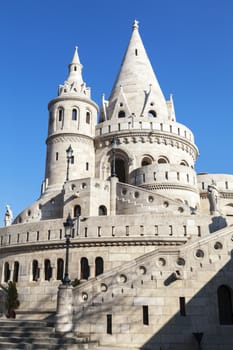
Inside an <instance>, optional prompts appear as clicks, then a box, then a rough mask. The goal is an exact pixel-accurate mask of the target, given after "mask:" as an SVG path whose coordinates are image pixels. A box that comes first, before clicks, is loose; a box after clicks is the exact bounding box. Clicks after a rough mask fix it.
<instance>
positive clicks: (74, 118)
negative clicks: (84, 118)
mask: <svg viewBox="0 0 233 350" xmlns="http://www.w3.org/2000/svg"><path fill="white" fill-rule="evenodd" d="M72 120H77V109H73V110H72Z"/></svg>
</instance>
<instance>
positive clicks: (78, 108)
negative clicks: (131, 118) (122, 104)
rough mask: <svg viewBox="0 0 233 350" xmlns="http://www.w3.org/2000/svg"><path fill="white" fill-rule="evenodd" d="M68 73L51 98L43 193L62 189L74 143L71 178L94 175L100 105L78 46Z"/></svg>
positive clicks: (70, 170) (70, 167)
mask: <svg viewBox="0 0 233 350" xmlns="http://www.w3.org/2000/svg"><path fill="white" fill-rule="evenodd" d="M68 67H69V73H68V77H67V79H66V81H65V82H64V84H63V85H59V88H58V96H57V97H56V98H55V99H53V100H52V101H50V103H49V105H48V109H49V128H48V138H47V141H46V143H47V159H46V171H45V181H44V183H43V189H42V193H47V192H51V191H56V190H61V189H62V187H63V185H64V182H65V181H66V178H67V158H66V150H67V149H68V147H69V146H70V145H71V146H72V149H73V157H72V159H71V160H70V164H69V165H70V166H69V180H72V179H79V178H85V177H90V176H94V169H95V151H94V137H95V125H96V123H97V113H98V106H97V105H96V103H95V102H94V101H92V100H91V93H90V88H87V87H86V84H85V82H84V81H83V78H82V64H81V63H80V60H79V56H78V49H77V47H76V48H75V51H74V55H73V58H72V61H71V63H70V64H69V66H68Z"/></svg>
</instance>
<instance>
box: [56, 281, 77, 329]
mask: <svg viewBox="0 0 233 350" xmlns="http://www.w3.org/2000/svg"><path fill="white" fill-rule="evenodd" d="M55 329H56V332H60V333H67V332H72V330H73V287H72V286H71V285H64V284H61V285H60V286H59V287H58V295H57V314H56V326H55Z"/></svg>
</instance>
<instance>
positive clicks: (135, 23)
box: [133, 19, 139, 30]
mask: <svg viewBox="0 0 233 350" xmlns="http://www.w3.org/2000/svg"><path fill="white" fill-rule="evenodd" d="M138 24H139V22H138V21H137V20H136V19H135V20H134V22H133V30H135V29H138V28H139V25H138Z"/></svg>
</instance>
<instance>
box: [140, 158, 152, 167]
mask: <svg viewBox="0 0 233 350" xmlns="http://www.w3.org/2000/svg"><path fill="white" fill-rule="evenodd" d="M151 163H152V159H151V158H149V157H144V158H143V159H142V163H141V165H142V166H145V165H149V164H151Z"/></svg>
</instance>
